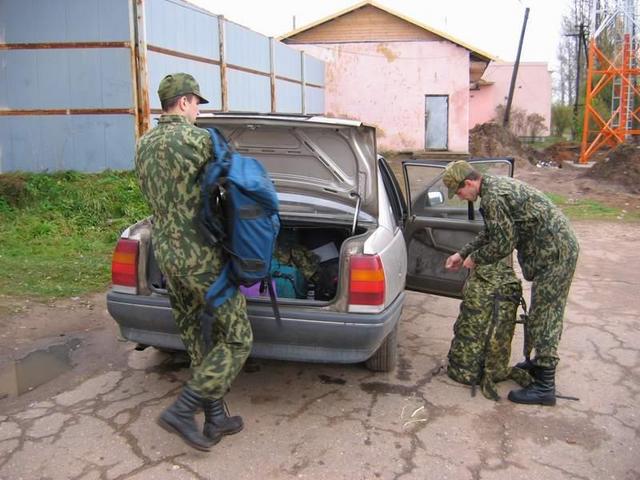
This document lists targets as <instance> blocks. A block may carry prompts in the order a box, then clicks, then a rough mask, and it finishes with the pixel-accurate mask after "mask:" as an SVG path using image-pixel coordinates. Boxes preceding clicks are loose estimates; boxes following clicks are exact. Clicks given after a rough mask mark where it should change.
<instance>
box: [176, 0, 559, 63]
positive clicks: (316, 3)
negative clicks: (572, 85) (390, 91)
mask: <svg viewBox="0 0 640 480" xmlns="http://www.w3.org/2000/svg"><path fill="white" fill-rule="evenodd" d="M189 1H190V2H191V3H194V4H196V5H198V6H200V7H203V8H205V9H207V10H209V11H211V12H213V13H215V14H218V15H223V16H224V17H225V18H227V19H229V20H231V21H234V22H236V23H239V24H241V25H244V26H246V27H249V28H251V29H252V30H254V31H256V32H259V33H262V34H263V35H267V36H270V37H271V36H272V37H277V36H279V35H282V34H284V33H287V32H289V31H291V30H292V29H293V18H294V16H295V22H296V27H297V28H300V27H302V26H304V25H307V24H309V23H313V22H315V21H317V20H320V19H321V18H324V17H326V16H329V15H333V14H334V13H336V12H338V11H340V10H343V9H345V8H349V7H351V6H353V5H356V4H357V3H359V0H189ZM377 3H379V4H380V5H383V6H385V7H387V8H389V9H391V10H393V11H395V12H398V13H400V14H402V15H404V16H407V17H410V18H412V19H414V20H416V21H418V22H420V23H422V24H425V25H427V26H430V27H433V28H435V29H437V30H440V31H442V32H445V33H447V34H448V35H451V36H453V37H455V38H457V39H459V40H461V41H462V42H464V43H466V44H469V45H471V46H473V47H475V48H477V49H480V50H483V51H484V52H486V53H488V54H490V55H492V56H494V57H498V58H499V59H501V60H505V61H514V60H515V58H516V54H517V51H518V41H519V39H520V32H521V30H522V22H523V19H524V12H525V8H526V7H529V8H530V12H529V18H528V21H527V29H526V33H525V39H524V45H523V50H522V56H521V60H522V61H527V62H547V63H549V66H550V68H551V69H553V68H554V66H555V65H556V63H557V61H556V51H557V45H558V42H559V40H560V23H561V19H562V15H563V14H565V13H566V12H567V11H568V10H567V9H568V7H569V5H570V0H377Z"/></svg>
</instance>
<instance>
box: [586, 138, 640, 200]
mask: <svg viewBox="0 0 640 480" xmlns="http://www.w3.org/2000/svg"><path fill="white" fill-rule="evenodd" d="M584 176H585V177H588V178H593V179H596V180H604V181H606V182H609V183H615V184H617V185H622V186H624V187H627V188H628V189H629V190H630V191H631V192H633V193H640V148H639V147H638V146H636V145H630V144H626V143H623V144H621V145H618V146H617V147H616V148H615V149H613V150H612V151H611V152H610V153H609V156H608V157H607V158H605V159H603V160H601V161H599V162H597V163H596V164H595V165H594V166H593V167H591V169H589V171H588V172H586V173H585V174H584Z"/></svg>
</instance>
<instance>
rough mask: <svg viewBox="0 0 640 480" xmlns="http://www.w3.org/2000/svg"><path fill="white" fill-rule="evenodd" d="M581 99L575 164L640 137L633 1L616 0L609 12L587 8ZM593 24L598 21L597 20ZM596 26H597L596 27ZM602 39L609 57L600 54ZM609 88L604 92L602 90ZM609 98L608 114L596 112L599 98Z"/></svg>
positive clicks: (638, 58)
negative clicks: (588, 24) (589, 34)
mask: <svg viewBox="0 0 640 480" xmlns="http://www.w3.org/2000/svg"><path fill="white" fill-rule="evenodd" d="M592 12H593V17H592V21H591V28H592V30H591V31H592V32H593V31H595V33H594V35H593V36H592V38H591V40H590V42H589V64H588V68H587V83H586V100H585V108H584V124H583V130H582V148H581V151H580V163H587V162H588V161H589V159H590V158H591V156H592V155H593V154H594V153H595V152H597V151H598V150H599V149H600V148H601V147H609V148H613V147H615V146H616V145H619V144H620V143H623V142H625V141H630V140H631V137H632V136H639V135H640V105H639V104H640V101H639V99H640V85H639V80H640V68H638V66H639V63H640V55H639V53H640V52H639V50H638V47H639V43H640V42H639V41H638V34H639V33H640V28H639V27H638V23H637V17H636V0H618V3H617V6H616V8H615V9H614V10H613V11H612V12H601V11H598V10H597V9H596V8H593V9H592ZM596 21H597V22H596ZM596 23H597V25H596ZM605 33H606V38H608V40H609V41H611V42H612V44H613V47H614V48H613V54H609V55H607V54H605V53H603V51H602V48H601V46H600V45H599V43H598V40H599V38H604V37H605ZM607 90H608V92H607ZM605 92H607V93H610V94H611V105H610V109H609V113H608V114H604V113H603V111H602V109H601V111H600V112H598V110H597V108H596V106H597V104H598V103H600V105H602V102H599V101H598V99H601V98H602V97H603V94H604V93H605Z"/></svg>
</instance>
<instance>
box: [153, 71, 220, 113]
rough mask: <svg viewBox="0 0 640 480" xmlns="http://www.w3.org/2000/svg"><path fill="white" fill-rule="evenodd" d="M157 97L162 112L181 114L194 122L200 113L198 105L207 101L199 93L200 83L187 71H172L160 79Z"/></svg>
mask: <svg viewBox="0 0 640 480" xmlns="http://www.w3.org/2000/svg"><path fill="white" fill-rule="evenodd" d="M158 97H159V98H160V105H161V106H162V111H163V112H164V113H170V114H177V115H183V116H185V117H187V118H188V119H189V121H190V122H192V123H193V122H195V121H196V117H197V116H198V114H199V113H200V109H199V107H198V105H200V104H201V103H209V101H208V100H207V99H206V98H204V97H203V96H202V95H201V94H200V85H198V82H196V79H195V78H193V77H192V76H191V75H189V74H188V73H172V74H170V75H167V76H166V77H164V78H163V79H162V81H161V82H160V85H159V86H158Z"/></svg>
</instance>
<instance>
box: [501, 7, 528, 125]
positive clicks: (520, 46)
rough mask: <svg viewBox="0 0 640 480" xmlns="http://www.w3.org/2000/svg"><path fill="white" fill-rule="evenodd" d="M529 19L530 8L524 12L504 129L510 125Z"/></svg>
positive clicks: (505, 110)
mask: <svg viewBox="0 0 640 480" xmlns="http://www.w3.org/2000/svg"><path fill="white" fill-rule="evenodd" d="M528 18H529V7H527V8H526V9H525V11H524V22H522V32H521V33H520V43H519V44H518V55H517V56H516V63H515V64H514V65H513V73H512V74H511V85H510V86H509V97H508V98H507V106H506V108H505V109H504V121H503V122H502V126H503V127H507V126H508V125H509V114H510V112H511V102H512V101H513V90H514V89H515V88H516V78H517V77H518V67H519V66H520V54H521V53H522V44H523V43H524V32H525V30H526V29H527V19H528Z"/></svg>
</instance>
